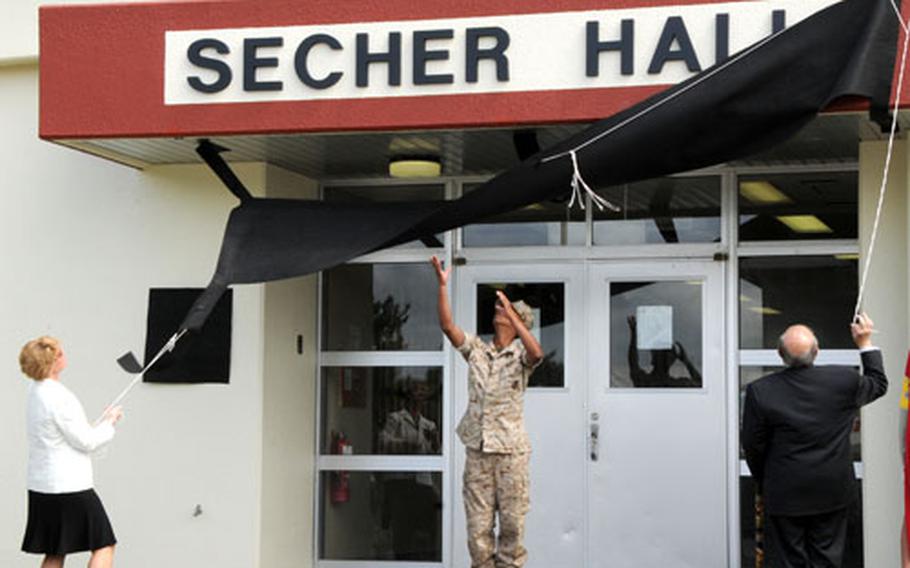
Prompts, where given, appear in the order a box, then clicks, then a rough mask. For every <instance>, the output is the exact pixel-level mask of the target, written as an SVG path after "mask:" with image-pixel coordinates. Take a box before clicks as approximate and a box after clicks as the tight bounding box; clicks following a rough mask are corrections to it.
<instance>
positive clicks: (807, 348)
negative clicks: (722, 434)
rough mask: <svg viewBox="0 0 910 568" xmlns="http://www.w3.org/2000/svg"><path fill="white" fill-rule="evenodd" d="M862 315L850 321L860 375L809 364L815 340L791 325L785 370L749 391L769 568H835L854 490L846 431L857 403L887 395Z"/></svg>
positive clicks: (784, 339) (748, 447) (748, 446)
mask: <svg viewBox="0 0 910 568" xmlns="http://www.w3.org/2000/svg"><path fill="white" fill-rule="evenodd" d="M872 329H873V324H872V320H870V319H869V318H868V317H867V316H866V315H865V314H862V315H860V316H858V317H857V319H856V321H855V323H853V324H851V326H850V332H851V334H852V335H853V342H854V343H855V344H856V346H857V347H858V348H859V349H860V354H861V357H862V369H863V372H862V374H860V373H857V372H856V371H855V370H854V369H853V368H851V367H841V366H818V367H817V366H814V365H813V362H814V361H815V356H816V355H817V354H818V341H817V340H816V338H815V334H814V333H812V330H811V329H809V328H808V327H806V326H804V325H794V326H791V327H789V328H788V329H787V331H786V332H784V334H783V335H782V336H781V337H780V342H779V344H778V352H779V353H780V356H781V359H783V361H784V364H785V365H786V369H784V370H783V371H780V372H778V373H774V374H771V375H768V376H766V377H763V378H761V379H759V380H757V381H755V382H754V383H752V384H750V385H749V386H748V387H747V388H746V402H745V406H744V408H743V430H742V443H743V448H744V450H745V452H746V461H747V462H748V464H749V469H750V470H751V471H752V476H753V478H754V479H755V481H756V487H757V488H758V489H759V490H760V491H762V494H763V497H764V503H765V515H766V517H765V540H766V554H767V560H768V565H769V567H770V568H796V567H813V568H815V567H825V568H828V567H832V568H840V566H841V564H842V560H843V552H844V540H845V535H846V529H847V506H848V505H849V504H850V502H851V501H852V500H853V496H854V495H855V493H856V491H855V488H854V484H855V479H854V475H853V463H852V460H851V457H850V430H851V429H852V427H853V420H854V417H855V416H856V413H857V411H858V409H859V407H861V406H863V405H864V404H868V403H870V402H872V401H873V400H875V399H877V398H878V397H880V396H882V395H883V394H885V391H886V390H887V389H888V379H887V378H886V377H885V371H884V367H883V365H882V355H881V352H880V351H879V350H878V348H876V347H873V346H872Z"/></svg>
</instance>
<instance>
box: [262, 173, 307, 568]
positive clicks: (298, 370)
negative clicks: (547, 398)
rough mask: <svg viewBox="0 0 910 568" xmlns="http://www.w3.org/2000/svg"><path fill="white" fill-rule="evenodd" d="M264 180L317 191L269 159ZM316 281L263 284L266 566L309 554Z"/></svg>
mask: <svg viewBox="0 0 910 568" xmlns="http://www.w3.org/2000/svg"><path fill="white" fill-rule="evenodd" d="M266 185H267V190H266V193H267V195H268V196H269V197H287V198H296V199H301V198H310V199H313V198H316V197H318V186H317V184H316V183H315V182H313V181H311V180H308V179H307V178H304V177H302V176H299V175H296V174H293V173H291V172H288V171H286V170H282V169H280V168H276V167H272V166H269V167H268V168H267V170H266ZM317 286H318V279H317V277H316V275H312V276H307V277H304V278H293V279H289V280H282V281H279V282H272V283H269V284H266V285H265V334H264V341H265V346H264V352H265V361H264V367H263V400H262V404H263V411H262V499H261V503H260V506H261V511H262V538H261V545H260V554H259V558H260V563H259V566H261V567H263V568H266V567H267V568H299V567H300V566H309V565H310V562H311V559H312V558H313V511H314V508H313V488H314V487H315V479H314V475H315V473H314V472H315V470H316V464H315V460H316V453H317V450H316V447H315V440H316V432H315V427H316V419H315V417H316V381H317V376H316V350H317V347H318V342H317V333H318V329H319V328H318V324H317V308H318V303H317V302H318V300H317V298H318V293H317ZM298 336H299V337H300V347H301V348H302V353H299V352H298Z"/></svg>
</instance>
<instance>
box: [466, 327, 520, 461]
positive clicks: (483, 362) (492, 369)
mask: <svg viewBox="0 0 910 568" xmlns="http://www.w3.org/2000/svg"><path fill="white" fill-rule="evenodd" d="M458 351H459V353H461V355H462V356H463V357H464V358H465V360H466V361H467V362H468V369H469V370H468V408H467V409H466V410H465V413H464V417H462V419H461V422H460V423H459V424H458V429H457V432H458V437H459V438H461V441H462V442H463V443H464V445H465V446H467V447H469V448H471V449H474V450H480V451H483V452H488V453H503V454H512V453H522V452H529V451H531V444H530V442H529V440H528V433H527V432H526V431H525V425H524V393H525V390H526V389H527V388H528V377H530V376H531V372H532V371H533V370H534V367H535V365H530V364H528V358H527V351H526V350H525V347H524V345H523V344H522V343H521V340H520V339H515V341H513V342H512V343H511V344H510V345H508V346H507V347H505V348H503V349H496V347H495V346H494V345H493V344H492V343H486V342H484V341H482V340H481V339H480V338H479V337H477V336H476V335H473V334H470V333H465V339H464V343H462V344H461V346H459V347H458Z"/></svg>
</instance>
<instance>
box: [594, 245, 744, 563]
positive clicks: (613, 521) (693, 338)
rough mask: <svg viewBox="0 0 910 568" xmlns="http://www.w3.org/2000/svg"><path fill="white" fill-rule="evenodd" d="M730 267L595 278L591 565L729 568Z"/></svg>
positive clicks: (618, 270)
mask: <svg viewBox="0 0 910 568" xmlns="http://www.w3.org/2000/svg"><path fill="white" fill-rule="evenodd" d="M720 267H721V265H720V263H715V262H653V263H650V264H643V265H635V264H622V263H611V264H604V265H594V266H592V267H591V268H590V269H589V277H588V293H587V298H588V306H587V309H586V313H587V325H588V342H587V346H588V405H587V417H586V418H587V420H586V427H587V430H588V441H589V448H588V449H589V451H588V453H587V456H586V463H587V467H586V471H587V487H588V490H587V502H588V535H589V538H588V542H587V548H588V563H587V566H588V567H590V568H600V567H604V568H606V567H609V568H640V567H642V566H674V567H680V568H682V567H692V568H704V567H708V566H725V565H726V564H727V556H728V552H727V548H728V540H727V531H728V529H727V452H726V444H727V424H726V410H725V409H726V405H725V400H726V386H725V379H724V375H725V373H724V363H723V361H724V359H723V353H724V349H723V341H724V333H723V317H722V312H723V288H722V281H721V273H722V271H721V269H720Z"/></svg>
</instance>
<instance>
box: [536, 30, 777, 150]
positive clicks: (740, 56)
mask: <svg viewBox="0 0 910 568" xmlns="http://www.w3.org/2000/svg"><path fill="white" fill-rule="evenodd" d="M783 32H784V30H780V31H777V32H775V33H773V34H771V35H770V36H768V37H766V38H765V39H763V40H761V41H760V42H758V43H755V44H753V45H752V46H751V47H749V48H747V49H745V50H743V51H741V52H739V53H738V54H736V55H734V56H733V57H731V58H730V59H728V60H726V61H725V62H723V63H722V64H720V65H718V66H717V67H715V68H714V69H712V70H711V71H709V72H707V73H704V74H703V75H702V76H701V77H699V78H698V79H696V80H695V81H692V82H691V83H689V84H688V85H686V86H685V87H683V88H681V89H679V90H678V91H675V92H673V93H670V94H669V95H667V96H666V97H664V98H662V99H660V100H659V101H655V102H654V103H652V104H651V105H650V106H648V107H647V108H644V109H642V110H640V111H638V112H637V113H635V114H634V115H633V116H630V117H629V118H627V119H625V120H623V121H622V122H620V123H619V124H615V125H613V126H612V127H611V128H609V129H607V130H605V131H603V132H601V133H600V134H598V135H597V136H595V137H593V138H591V139H589V140H586V141H585V142H583V143H581V144H579V145H578V146H576V147H575V148H572V149H571V150H567V151H565V152H561V153H559V154H554V155H552V156H547V157H546V158H543V159H541V160H540V162H541V163H542V164H545V163H547V162H551V161H553V160H557V159H559V158H563V157H566V156H571V155H573V154H574V153H576V152H578V151H579V150H582V149H584V148H586V147H588V146H590V145H591V144H593V143H594V142H597V141H598V140H600V139H601V138H603V137H605V136H609V135H610V134H613V133H614V132H616V131H617V130H619V129H620V128H624V127H625V126H627V125H629V124H630V123H632V122H635V121H636V120H638V119H639V118H641V117H643V116H645V115H646V114H648V113H650V112H653V111H655V110H657V109H658V108H660V107H661V106H663V105H665V104H666V103H668V102H670V101H672V100H673V99H675V98H677V97H679V96H680V95H682V94H684V93H686V92H688V91H690V90H692V89H694V88H695V87H697V86H698V85H700V84H702V83H704V82H705V81H707V80H708V79H710V78H712V77H714V75H717V74H718V73H720V72H721V71H723V70H724V69H726V68H727V67H729V66H730V65H733V64H734V63H736V62H737V61H739V60H740V59H743V58H744V57H747V56H749V55H751V54H752V53H753V52H755V51H757V50H758V49H760V48H762V47H764V46H765V45H766V44H767V43H769V42H771V41H772V40H774V39H776V38H777V37H778V36H779V35H780V34H782V33H783Z"/></svg>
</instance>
